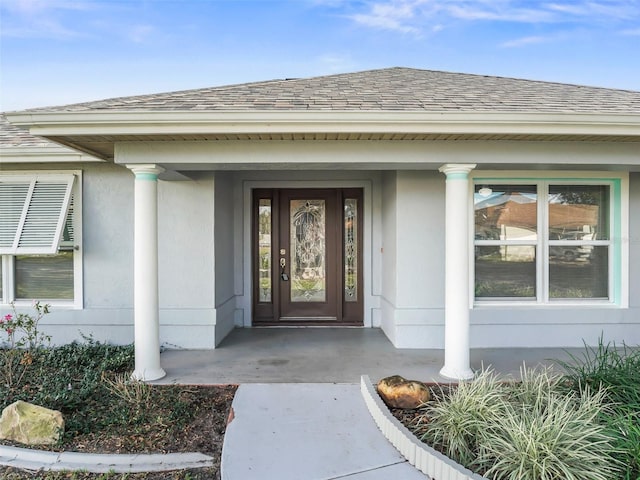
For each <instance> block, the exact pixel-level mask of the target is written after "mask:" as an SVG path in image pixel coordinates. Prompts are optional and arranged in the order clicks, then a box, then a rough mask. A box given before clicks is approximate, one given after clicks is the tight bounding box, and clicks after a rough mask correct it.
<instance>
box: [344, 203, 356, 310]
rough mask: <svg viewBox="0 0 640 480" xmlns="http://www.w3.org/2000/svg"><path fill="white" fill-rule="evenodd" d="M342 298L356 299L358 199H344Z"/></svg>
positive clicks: (347, 300) (353, 300)
mask: <svg viewBox="0 0 640 480" xmlns="http://www.w3.org/2000/svg"><path fill="white" fill-rule="evenodd" d="M344 299H345V301H346V302H357V301H358V200H357V199H355V198H347V199H345V201H344Z"/></svg>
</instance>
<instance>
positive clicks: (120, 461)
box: [0, 445, 213, 473]
mask: <svg viewBox="0 0 640 480" xmlns="http://www.w3.org/2000/svg"><path fill="white" fill-rule="evenodd" d="M0 465H3V466H5V467H13V468H19V469H24V470H34V471H65V470H68V471H77V470H82V471H85V472H91V473H107V472H114V473H140V472H163V471H170V470H182V469H189V468H204V467H211V466H213V458H212V457H210V456H208V455H204V454H202V453H197V452H194V453H150V454H98V453H81V452H50V451H46V450H36V449H29V448H19V447H12V446H6V445H0Z"/></svg>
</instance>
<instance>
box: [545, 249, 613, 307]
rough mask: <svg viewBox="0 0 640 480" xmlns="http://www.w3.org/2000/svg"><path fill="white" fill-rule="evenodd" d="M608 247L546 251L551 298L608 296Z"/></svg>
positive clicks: (602, 297)
mask: <svg viewBox="0 0 640 480" xmlns="http://www.w3.org/2000/svg"><path fill="white" fill-rule="evenodd" d="M608 272H609V247H608V246H592V245H577V246H576V245H572V246H552V247H549V297H550V298H565V299H568V298H601V299H605V298H607V297H608V296H609V273H608Z"/></svg>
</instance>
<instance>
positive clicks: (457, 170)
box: [440, 164, 475, 380]
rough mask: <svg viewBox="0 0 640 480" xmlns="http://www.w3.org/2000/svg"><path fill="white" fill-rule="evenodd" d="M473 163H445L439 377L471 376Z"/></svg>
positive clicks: (465, 377) (463, 377)
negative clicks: (443, 274)
mask: <svg viewBox="0 0 640 480" xmlns="http://www.w3.org/2000/svg"><path fill="white" fill-rule="evenodd" d="M474 168H475V164H446V165H443V166H442V167H440V172H442V173H444V174H445V175H446V176H447V180H446V203H445V209H446V211H445V218H446V227H445V238H446V242H445V329H444V330H445V332H444V366H443V367H442V369H441V370H440V374H441V375H443V376H445V377H449V378H454V379H458V380H462V379H467V378H471V377H473V371H472V370H471V367H470V362H469V172H470V171H471V170H473V169H474Z"/></svg>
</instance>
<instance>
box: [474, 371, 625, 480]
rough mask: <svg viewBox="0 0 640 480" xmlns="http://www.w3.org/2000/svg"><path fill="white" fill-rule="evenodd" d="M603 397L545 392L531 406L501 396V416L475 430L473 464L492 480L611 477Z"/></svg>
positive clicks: (600, 394)
mask: <svg viewBox="0 0 640 480" xmlns="http://www.w3.org/2000/svg"><path fill="white" fill-rule="evenodd" d="M539 376H540V377H544V374H539ZM537 383H538V384H541V383H542V382H537ZM603 396H604V394H603V392H601V391H600V392H597V393H594V394H589V393H586V392H585V394H584V395H583V396H582V397H577V396H576V395H559V394H557V393H554V392H553V391H552V390H548V391H546V392H541V394H540V397H539V398H538V399H536V400H535V401H534V405H531V404H528V403H514V402H510V401H507V400H506V399H503V402H504V404H503V414H502V415H501V417H500V418H499V419H496V421H491V422H487V424H486V425H485V428H484V429H482V430H480V432H479V440H478V444H479V448H478V452H479V454H478V458H477V460H476V462H475V465H476V466H477V467H479V470H481V471H483V473H484V475H485V476H487V477H488V478H492V479H494V480H502V479H505V480H611V479H612V478H615V475H617V473H618V471H619V465H617V464H614V463H613V462H612V461H611V456H610V455H611V452H612V451H613V446H612V443H613V439H612V437H611V436H610V435H609V434H608V430H607V428H606V426H605V425H602V424H601V423H600V422H599V421H598V417H599V415H600V414H601V412H602V409H603V404H602V400H603Z"/></svg>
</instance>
